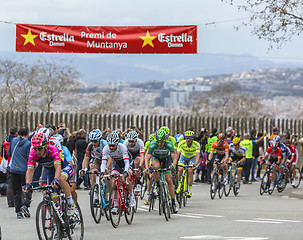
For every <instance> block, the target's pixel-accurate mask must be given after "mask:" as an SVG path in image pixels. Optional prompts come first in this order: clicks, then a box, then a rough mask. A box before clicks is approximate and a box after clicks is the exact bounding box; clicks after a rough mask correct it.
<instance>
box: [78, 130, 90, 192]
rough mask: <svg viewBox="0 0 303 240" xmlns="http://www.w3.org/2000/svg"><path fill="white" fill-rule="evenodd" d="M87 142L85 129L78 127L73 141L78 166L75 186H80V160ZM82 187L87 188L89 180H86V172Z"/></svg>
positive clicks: (81, 160) (82, 157)
mask: <svg viewBox="0 0 303 240" xmlns="http://www.w3.org/2000/svg"><path fill="white" fill-rule="evenodd" d="M87 145H88V142H87V141H86V131H85V130H84V129H80V130H79V131H78V134H77V137H76V143H75V149H76V152H77V160H78V167H77V175H76V185H77V188H78V189H79V188H80V185H81V183H82V181H83V179H81V180H80V179H79V171H80V170H81V169H82V162H83V159H84V155H85V151H86V148H87ZM84 187H85V189H89V181H88V175H87V174H86V175H85V176H84Z"/></svg>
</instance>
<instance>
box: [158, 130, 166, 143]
mask: <svg viewBox="0 0 303 240" xmlns="http://www.w3.org/2000/svg"><path fill="white" fill-rule="evenodd" d="M166 139H167V135H166V133H165V131H164V130H158V131H157V132H156V140H157V141H158V142H164V141H165V140H166Z"/></svg>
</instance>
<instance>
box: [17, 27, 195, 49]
mask: <svg viewBox="0 0 303 240" xmlns="http://www.w3.org/2000/svg"><path fill="white" fill-rule="evenodd" d="M16 51H17V52H58V53H172V54H177V53H197V26H153V27H138V26H137V27H85V26H56V25H30V24H17V27H16Z"/></svg>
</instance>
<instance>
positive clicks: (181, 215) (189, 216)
mask: <svg viewBox="0 0 303 240" xmlns="http://www.w3.org/2000/svg"><path fill="white" fill-rule="evenodd" d="M174 216H178V217H188V218H203V217H199V216H192V215H183V214H174Z"/></svg>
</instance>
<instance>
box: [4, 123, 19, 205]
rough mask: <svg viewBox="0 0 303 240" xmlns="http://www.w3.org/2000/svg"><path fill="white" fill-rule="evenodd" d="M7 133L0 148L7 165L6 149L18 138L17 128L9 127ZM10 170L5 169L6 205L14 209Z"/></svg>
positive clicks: (8, 158)
mask: <svg viewBox="0 0 303 240" xmlns="http://www.w3.org/2000/svg"><path fill="white" fill-rule="evenodd" d="M9 133H10V134H8V135H7V136H6V139H5V140H4V141H3V143H2V148H1V156H2V157H3V158H5V159H6V160H7V161H8V164H9V163H10V160H11V157H10V156H8V149H9V146H10V143H11V140H12V139H13V138H15V137H17V136H18V128H17V127H11V128H10V129H9ZM10 176H11V175H10V169H9V167H8V168H7V204H8V207H14V194H13V187H12V182H11V177H10Z"/></svg>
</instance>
